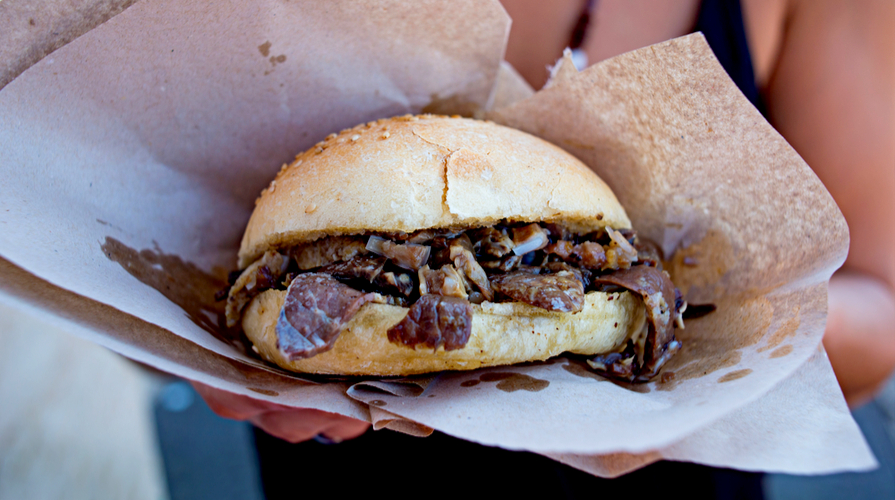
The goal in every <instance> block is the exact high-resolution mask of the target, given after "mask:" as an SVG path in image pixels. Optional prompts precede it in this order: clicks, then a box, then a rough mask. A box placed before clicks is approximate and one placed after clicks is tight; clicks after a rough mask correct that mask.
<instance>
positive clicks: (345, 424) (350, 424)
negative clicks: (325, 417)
mask: <svg viewBox="0 0 895 500" xmlns="http://www.w3.org/2000/svg"><path fill="white" fill-rule="evenodd" d="M369 428H370V424H369V423H368V422H364V421H363V420H355V419H353V418H349V419H345V420H344V421H339V422H337V423H334V424H333V425H331V426H329V427H327V428H326V430H324V431H322V432H321V433H320V434H322V435H323V436H325V437H327V438H329V439H331V440H333V441H335V442H340V441H347V440H349V439H354V438H356V437H360V436H361V435H363V433H365V432H367V429H369Z"/></svg>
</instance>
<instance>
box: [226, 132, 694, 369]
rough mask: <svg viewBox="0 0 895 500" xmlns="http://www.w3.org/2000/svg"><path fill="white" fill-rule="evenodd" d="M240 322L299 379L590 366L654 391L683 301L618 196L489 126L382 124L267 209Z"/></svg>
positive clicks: (294, 167)
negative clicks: (649, 384)
mask: <svg viewBox="0 0 895 500" xmlns="http://www.w3.org/2000/svg"><path fill="white" fill-rule="evenodd" d="M238 257H239V260H238V266H239V271H236V272H234V273H231V286H230V287H229V289H228V290H225V291H223V293H222V294H221V296H222V297H223V296H226V300H227V304H226V319H227V323H228V326H229V327H233V328H239V327H241V328H242V330H243V331H244V332H245V335H246V337H248V339H249V340H250V341H251V342H252V344H253V349H254V351H255V352H256V353H258V354H259V355H260V356H261V357H262V358H263V359H265V360H267V361H269V362H271V363H274V364H276V365H278V366H280V367H282V368H284V369H286V370H289V371H294V372H301V373H315V374H330V375H363V376H399V375H400V376H403V375H413V374H420V373H428V372H435V371H442V370H471V369H476V368H481V367H487V366H495V365H507V364H515V363H521V362H527V361H538V360H546V359H548V358H551V357H554V356H557V355H560V354H563V353H567V352H568V353H573V354H578V355H583V356H588V357H589V358H588V363H589V364H590V365H591V366H592V367H593V368H594V370H595V371H597V372H598V373H601V374H603V375H606V376H608V377H611V378H615V379H620V380H626V381H645V380H649V379H650V378H651V377H653V376H655V375H656V374H657V373H658V372H659V370H660V368H661V367H662V365H663V364H664V363H665V362H666V361H667V360H668V359H669V358H670V357H671V356H672V355H673V354H674V353H675V352H676V351H677V350H679V349H680V346H681V344H680V342H679V341H678V340H677V339H676V338H675V335H674V329H675V328H676V327H683V323H682V320H681V313H682V312H683V309H684V308H685V304H684V303H683V300H682V298H681V295H680V292H679V291H678V290H677V289H676V288H675V286H674V285H673V284H672V282H671V280H670V278H669V276H668V274H667V273H666V272H665V271H663V270H662V264H661V258H660V255H659V252H658V250H657V248H656V247H655V246H654V245H650V244H649V243H648V242H646V241H641V240H640V239H638V237H637V236H636V233H635V232H634V231H633V229H632V228H631V223H630V220H629V219H628V216H627V215H626V213H625V211H624V209H623V208H622V207H621V205H620V204H619V202H618V200H617V199H616V197H615V195H614V194H613V193H612V191H611V190H610V189H609V187H608V186H607V185H606V184H605V183H604V182H603V181H602V180H600V179H599V178H598V177H597V176H596V175H595V174H594V173H593V172H592V171H591V170H590V169H589V168H588V167H587V166H586V165H584V164H583V163H582V162H580V161H579V160H578V159H576V158H575V157H573V156H572V155H570V154H568V153H566V152H565V151H563V150H562V149H560V148H558V147H556V146H554V145H552V144H549V143H547V142H545V141H543V140H541V139H538V138H536V137H534V136H531V135H529V134H526V133H524V132H521V131H518V130H515V129H511V128H508V127H503V126H500V125H496V124H494V123H491V122H487V121H479V120H472V119H466V118H460V117H445V116H435V115H421V116H404V117H398V118H392V119H384V120H378V121H374V122H370V123H366V124H362V125H358V126H357V127H354V128H352V129H348V130H344V131H342V132H340V133H338V134H331V135H330V136H328V137H327V138H326V139H325V140H324V141H321V142H319V143H317V144H316V145H315V146H314V147H312V148H311V149H309V150H308V151H305V152H303V153H301V154H299V155H298V156H296V157H295V160H294V161H293V162H292V163H291V164H288V165H283V168H282V169H281V170H280V172H279V173H278V174H277V176H276V178H275V179H274V180H273V181H272V182H271V183H270V185H269V186H268V187H267V188H266V189H264V190H263V191H262V193H261V195H260V197H259V198H258V199H257V200H256V206H255V209H254V211H253V213H252V215H251V218H250V220H249V222H248V225H247V227H246V230H245V234H244V237H243V239H242V243H241V246H240V250H239V256H238Z"/></svg>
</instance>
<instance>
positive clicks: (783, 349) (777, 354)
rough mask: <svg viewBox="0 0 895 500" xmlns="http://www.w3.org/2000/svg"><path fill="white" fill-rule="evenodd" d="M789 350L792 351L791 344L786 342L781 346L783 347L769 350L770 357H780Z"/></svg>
mask: <svg viewBox="0 0 895 500" xmlns="http://www.w3.org/2000/svg"><path fill="white" fill-rule="evenodd" d="M791 352H792V345H791V344H786V345H785V346H783V347H780V348H777V349H774V351H773V352H771V356H770V357H771V358H782V357H783V356H786V355H787V354H789V353H791Z"/></svg>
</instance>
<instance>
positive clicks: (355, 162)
mask: <svg viewBox="0 0 895 500" xmlns="http://www.w3.org/2000/svg"><path fill="white" fill-rule="evenodd" d="M502 219H507V220H509V221H520V222H534V221H546V222H557V223H562V224H565V225H567V226H568V227H569V228H570V229H572V230H575V231H580V232H590V231H593V230H596V229H598V228H600V227H603V226H607V225H608V226H612V227H614V228H616V229H618V228H628V227H630V225H631V222H630V220H628V216H627V214H625V211H624V209H623V208H622V207H621V205H620V204H619V203H618V200H617V199H616V198H615V195H614V194H613V193H612V191H611V190H610V189H609V187H608V186H607V185H606V184H605V183H604V182H603V181H602V180H601V179H600V178H599V177H597V175H596V174H594V173H593V171H591V170H590V169H589V168H588V167H587V166H586V165H584V164H583V163H581V162H580V161H579V160H578V159H577V158H575V157H574V156H572V155H570V154H569V153H566V152H565V151H563V150H562V149H560V148H558V147H556V146H554V145H552V144H550V143H548V142H545V141H543V140H541V139H538V138H537V137H534V136H532V135H529V134H526V133H524V132H521V131H518V130H515V129H511V128H508V127H504V126H501V125H497V124H494V123H491V122H486V121H479V120H471V119H467V118H448V117H445V116H436V115H422V116H403V117H398V118H391V119H384V120H378V121H375V122H370V123H367V124H363V125H358V126H357V127H354V128H352V129H348V130H343V131H342V132H340V133H339V134H330V135H329V137H327V138H326V140H324V141H322V142H319V143H317V144H316V145H315V146H314V147H312V148H311V149H309V150H308V151H305V152H304V153H301V154H300V155H298V156H296V157H295V161H294V162H292V164H290V165H288V166H284V167H283V169H282V170H280V172H279V174H277V177H276V179H274V180H273V181H272V182H271V183H270V186H268V187H267V188H266V189H265V190H264V191H262V192H261V197H260V198H259V199H258V200H257V202H256V207H255V211H254V212H253V213H252V216H251V218H250V219H249V223H248V226H247V227H246V232H245V235H244V236H243V239H242V245H241V247H240V249H239V267H240V268H244V267H246V266H247V265H248V264H250V263H251V262H253V261H254V260H256V259H257V258H258V257H259V256H260V255H261V254H262V253H264V251H266V250H267V249H269V248H281V247H285V246H291V245H294V244H297V243H302V242H307V241H312V240H315V239H318V238H320V237H323V236H332V235H346V234H359V233H364V232H367V231H382V232H396V231H404V232H408V233H409V232H413V231H417V230H419V229H428V228H441V227H456V226H463V227H474V226H484V225H490V224H493V223H496V222H498V221H500V220H502Z"/></svg>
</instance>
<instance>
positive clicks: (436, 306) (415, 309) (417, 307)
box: [388, 294, 472, 351]
mask: <svg viewBox="0 0 895 500" xmlns="http://www.w3.org/2000/svg"><path fill="white" fill-rule="evenodd" d="M471 333H472V305H471V304H470V303H469V301H467V300H466V299H461V298H459V297H443V296H441V295H434V294H428V295H423V296H422V297H420V298H419V300H417V301H416V302H414V303H413V305H412V306H410V311H409V312H408V313H407V316H404V319H402V320H401V321H400V322H399V323H398V324H397V325H395V326H393V327H392V328H390V329H389V330H388V340H389V341H390V342H394V343H396V344H403V345H405V346H407V347H416V346H418V345H424V346H426V347H430V348H432V349H438V348H439V347H442V346H443V347H444V349H445V350H446V351H451V350H454V349H461V348H463V346H465V345H466V343H467V342H468V341H469V335H470V334H471Z"/></svg>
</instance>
